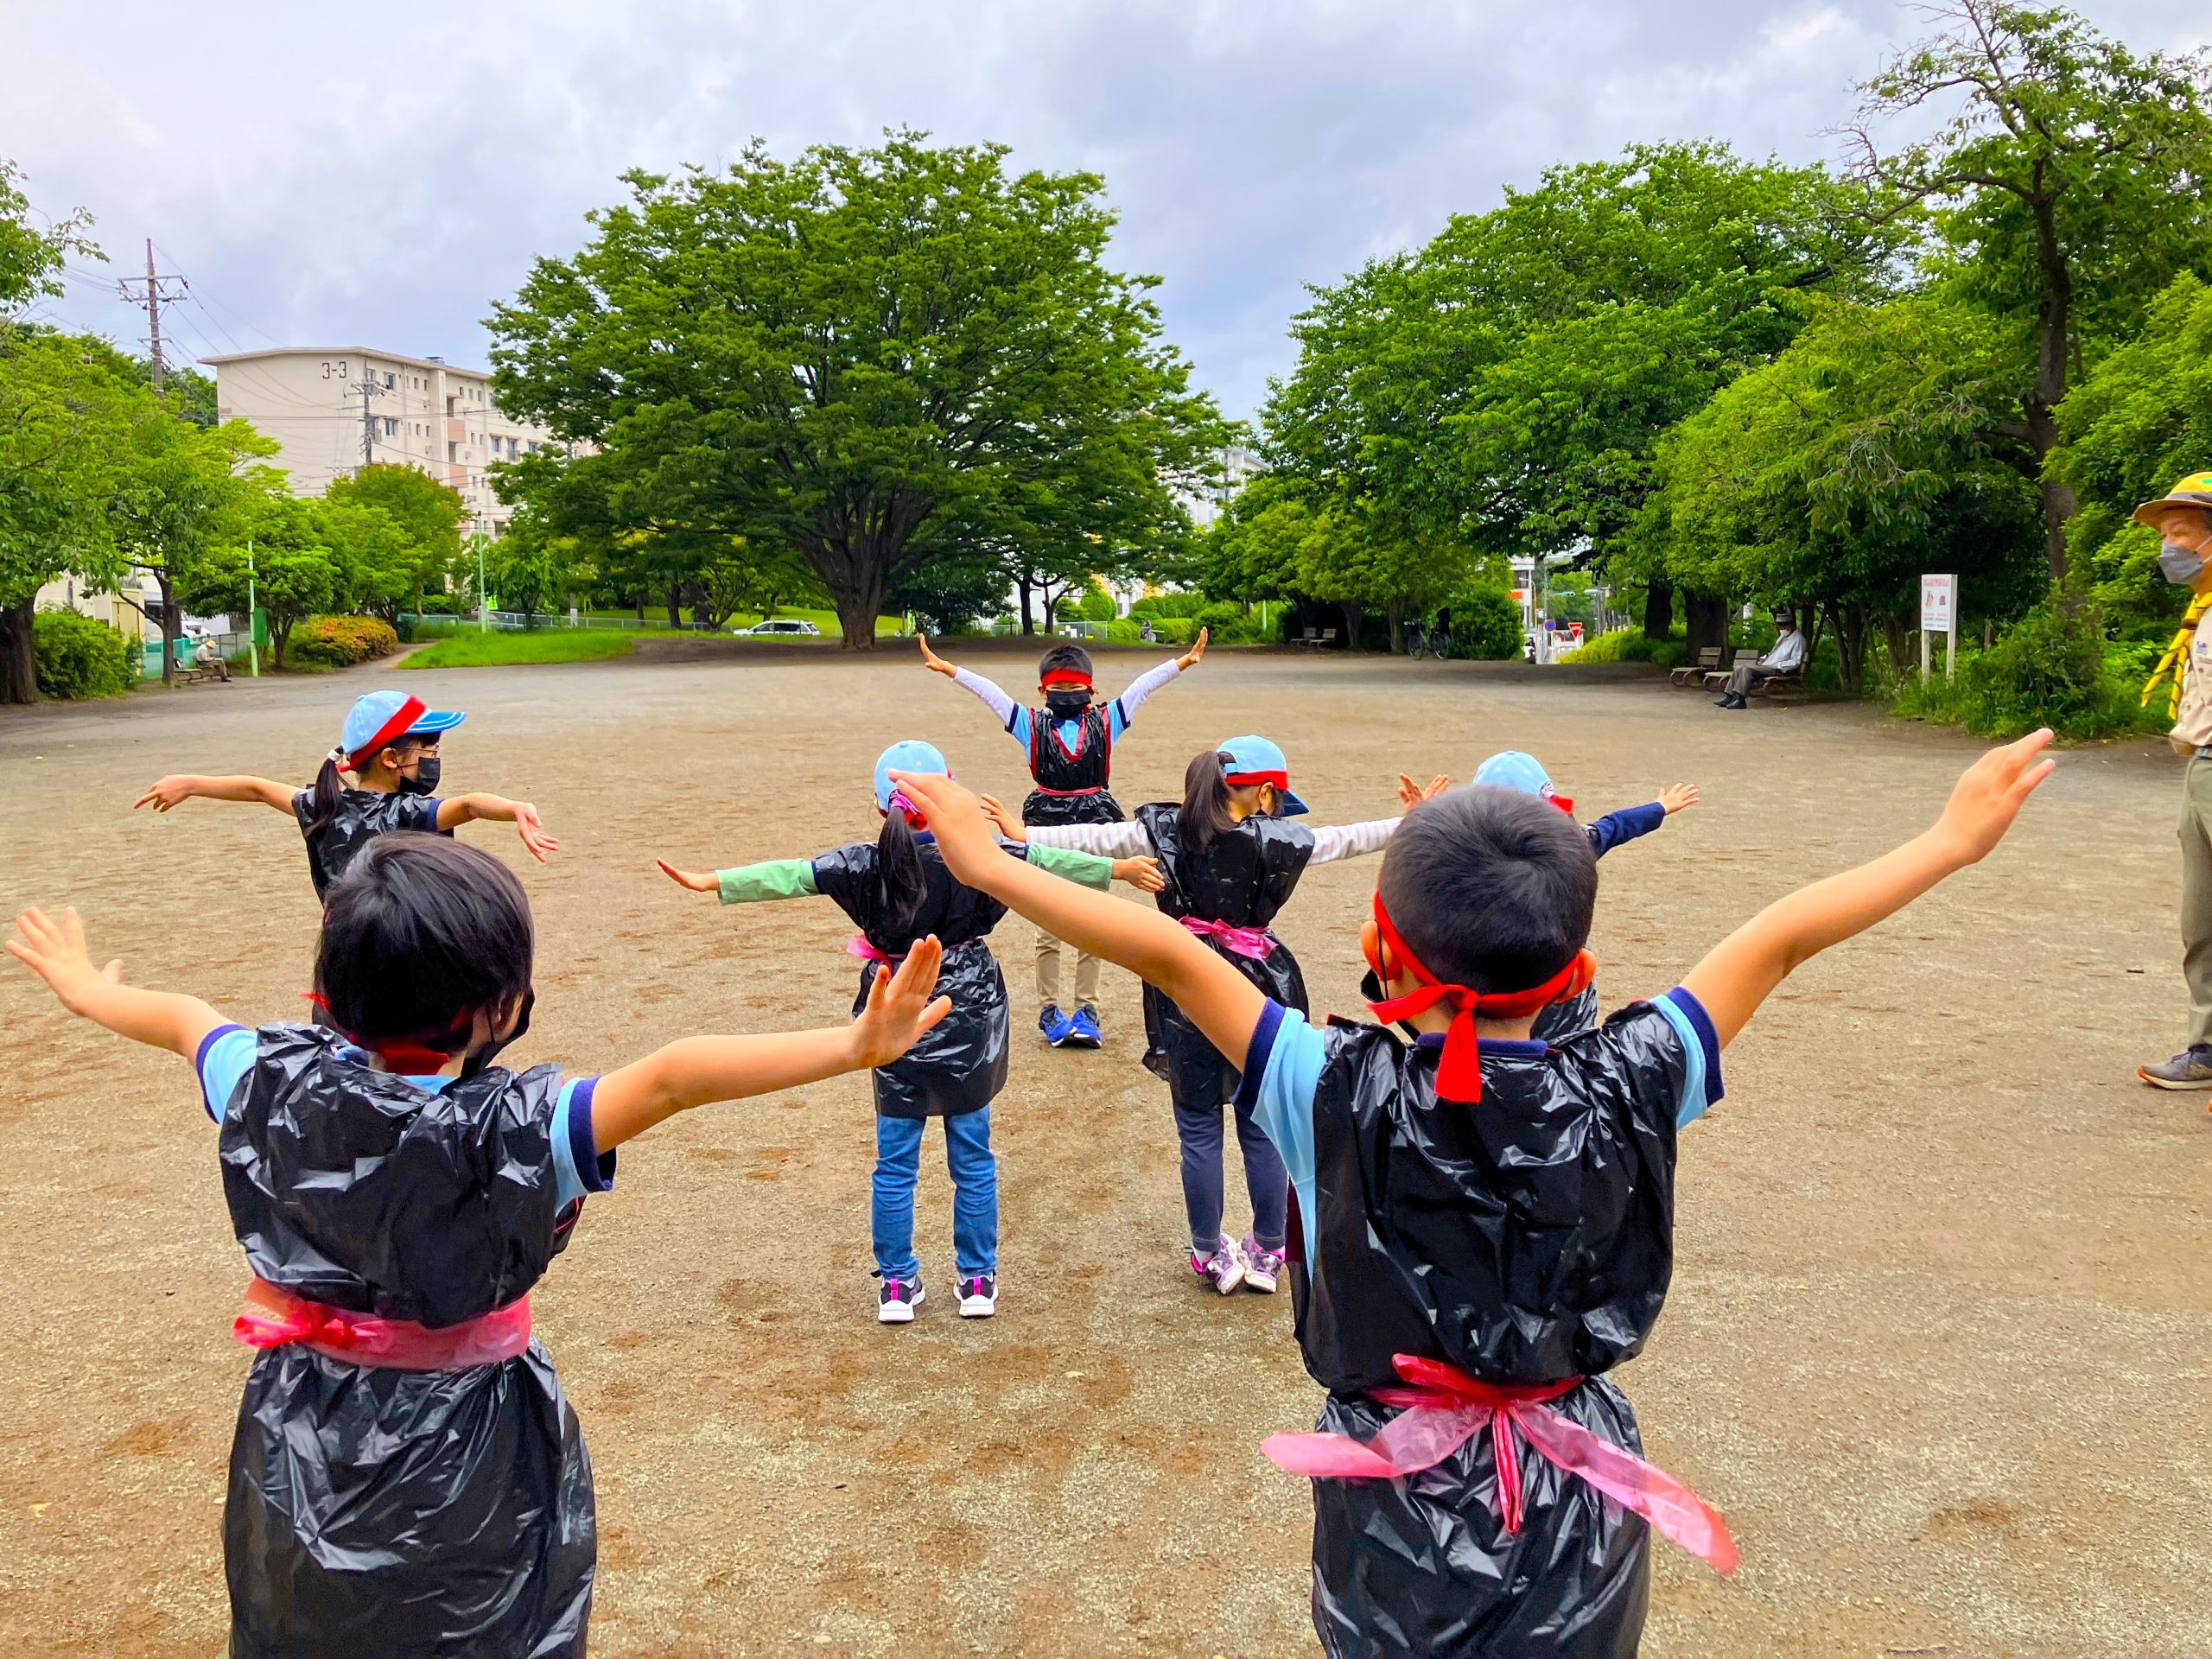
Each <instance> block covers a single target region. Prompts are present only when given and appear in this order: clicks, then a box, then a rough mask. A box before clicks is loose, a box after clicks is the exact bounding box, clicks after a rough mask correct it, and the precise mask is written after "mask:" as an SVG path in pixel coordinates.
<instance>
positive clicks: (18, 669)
mask: <svg viewBox="0 0 2212 1659" xmlns="http://www.w3.org/2000/svg"><path fill="white" fill-rule="evenodd" d="M34 602H35V596H34V597H33V598H27V599H25V600H23V601H22V602H21V603H19V604H15V605H0V702H37V701H38V653H37V652H36V650H35V649H34V647H33V645H32V644H31V631H32V624H31V607H32V605H33V603H34Z"/></svg>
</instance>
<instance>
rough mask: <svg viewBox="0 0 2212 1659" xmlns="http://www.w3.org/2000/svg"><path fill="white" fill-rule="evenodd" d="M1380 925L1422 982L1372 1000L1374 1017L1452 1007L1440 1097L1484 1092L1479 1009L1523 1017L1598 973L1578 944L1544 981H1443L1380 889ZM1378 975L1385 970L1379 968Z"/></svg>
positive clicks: (1472, 1097) (1401, 962)
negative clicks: (1515, 985) (1401, 933)
mask: <svg viewBox="0 0 2212 1659" xmlns="http://www.w3.org/2000/svg"><path fill="white" fill-rule="evenodd" d="M1375 930H1376V932H1377V933H1379V934H1380V935H1381V936H1382V940H1383V944H1384V945H1386V946H1387V947H1389V952H1390V955H1391V956H1392V957H1395V959H1396V961H1397V964H1398V966H1400V967H1401V968H1402V969H1405V970H1406V972H1408V974H1411V975H1412V976H1414V979H1416V980H1417V981H1419V982H1420V983H1421V989H1420V990H1417V991H1414V992H1413V993H1411V994H1410V995H1406V996H1395V997H1392V998H1390V999H1389V1001H1383V1002H1370V1003H1369V1004H1368V1005H1367V1006H1368V1007H1370V1008H1372V1009H1374V1010H1375V1017H1376V1019H1378V1020H1410V1019H1412V1018H1413V1017H1414V1015H1415V1014H1426V1013H1427V1011H1428V1010H1429V1009H1431V1008H1433V1007H1436V1006H1437V1004H1439V1003H1442V1004H1444V1005H1445V1006H1446V1007H1449V1008H1450V1009H1451V1010H1452V1026H1451V1029H1450V1030H1448V1031H1446V1033H1445V1034H1444V1058H1443V1061H1442V1063H1441V1064H1440V1065H1438V1066H1437V1068H1436V1096H1437V1098H1438V1099H1440V1100H1459V1101H1478V1100H1480V1099H1481V1098H1482V1097H1483V1066H1482V1050H1481V1047H1480V1046H1479V1045H1478V1043H1477V1041H1476V1039H1475V1015H1476V1014H1478V1013H1481V1014H1492V1015H1495V1016H1496V1017H1497V1018H1499V1019H1503V1020H1518V1019H1521V1018H1523V1017H1524V1016H1526V1015H1529V1014H1535V1012H1536V1011H1537V1010H1538V1009H1540V1008H1541V1007H1545V1006H1547V1005H1548V1004H1549V1003H1553V1002H1556V1001H1559V999H1560V997H1562V996H1573V995H1576V994H1577V993H1579V992H1580V991H1582V990H1584V989H1585V988H1587V987H1588V985H1589V983H1590V982H1591V981H1592V979H1594V978H1595V977H1597V973H1598V963H1597V959H1596V958H1595V957H1592V955H1591V954H1590V953H1589V952H1588V951H1587V950H1578V951H1576V952H1575V955H1574V960H1573V961H1572V962H1570V963H1567V966H1566V967H1564V968H1562V969H1560V970H1559V972H1557V973H1555V974H1554V975H1553V976H1551V977H1550V978H1549V979H1548V980H1546V981H1545V982H1543V983H1542V984H1541V985H1532V986H1530V987H1529V988H1528V989H1527V990H1525V991H1475V990H1470V989H1469V988H1467V987H1466V986H1465V985H1446V984H1443V983H1440V982H1439V981H1438V979H1437V977H1436V976H1435V975H1434V974H1432V973H1430V972H1429V971H1428V969H1427V968H1424V967H1423V966H1422V965H1421V958H1420V957H1416V956H1415V955H1414V953H1413V952H1412V951H1411V950H1408V949H1407V947H1406V942H1405V940H1403V939H1402V938H1399V937H1398V930H1397V929H1396V928H1395V927H1393V926H1392V925H1390V913H1389V912H1388V911H1386V910H1384V909H1383V894H1382V893H1381V891H1380V890H1377V892H1376V895H1375ZM1376 976H1377V977H1378V978H1379V977H1381V970H1380V969H1379V968H1378V969H1377V973H1376Z"/></svg>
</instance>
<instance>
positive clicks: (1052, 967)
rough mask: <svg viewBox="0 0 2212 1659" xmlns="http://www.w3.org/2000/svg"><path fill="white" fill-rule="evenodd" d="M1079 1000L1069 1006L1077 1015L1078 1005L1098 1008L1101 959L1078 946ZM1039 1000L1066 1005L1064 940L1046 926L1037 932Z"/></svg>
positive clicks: (1076, 973)
mask: <svg viewBox="0 0 2212 1659" xmlns="http://www.w3.org/2000/svg"><path fill="white" fill-rule="evenodd" d="M1068 949H1069V950H1075V1002H1074V1005H1073V1007H1066V1012H1068V1013H1070V1014H1073V1013H1074V1012H1075V1010H1076V1009H1077V1008H1089V1009H1090V1011H1091V1012H1092V1013H1094V1014H1095V1013H1096V1012H1097V1011H1098V958H1097V957H1094V956H1092V955H1091V954H1090V952H1089V951H1088V950H1076V948H1075V946H1073V945H1070V946H1068ZM1037 1001H1038V1004H1039V1007H1042V1006H1043V1005H1045V1004H1046V1003H1051V1004H1053V1005H1055V1006H1061V1007H1065V1005H1064V1004H1061V1003H1060V942H1059V941H1058V939H1056V938H1053V937H1052V935H1051V934H1050V933H1047V932H1046V931H1044V930H1043V929H1042V928H1039V930H1038V931H1037Z"/></svg>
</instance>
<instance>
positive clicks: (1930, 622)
mask: <svg viewBox="0 0 2212 1659" xmlns="http://www.w3.org/2000/svg"><path fill="white" fill-rule="evenodd" d="M1958 592H1959V579H1958V578H1957V577H1956V576H1923V577H1921V579H1920V626H1921V628H1922V630H1923V632H1928V633H1951V632H1955V631H1956V630H1957V628H1958V626H1959V621H1958V617H1959V613H1958V605H1957V601H1958Z"/></svg>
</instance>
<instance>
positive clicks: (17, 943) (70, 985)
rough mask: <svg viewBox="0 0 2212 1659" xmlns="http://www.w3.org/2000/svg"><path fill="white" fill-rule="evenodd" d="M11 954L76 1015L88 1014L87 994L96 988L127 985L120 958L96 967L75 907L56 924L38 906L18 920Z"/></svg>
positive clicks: (63, 913) (32, 907)
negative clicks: (86, 946) (106, 985)
mask: <svg viewBox="0 0 2212 1659" xmlns="http://www.w3.org/2000/svg"><path fill="white" fill-rule="evenodd" d="M7 950H8V954H9V955H10V956H11V957H15V958H16V960H17V961H18V962H21V963H23V964H24V965H25V966H26V967H28V968H29V969H30V970H31V971H32V972H33V973H35V974H36V975H37V976H39V977H40V978H41V979H42V980H44V981H45V982H47V983H48V985H49V986H51V987H53V988H54V995H56V996H58V997H60V999H61V1006H62V1007H65V1008H67V1009H68V1010H69V1012H70V1013H72V1014H83V1013H85V1012H86V992H87V991H88V990H90V989H92V988H93V987H95V986H98V985H101V984H108V985H120V984H121V983H122V982H123V962H122V959H121V958H120V957H118V958H117V959H116V960H115V961H113V962H111V963H108V965H107V966H106V967H105V968H95V967H93V966H92V954H91V952H89V951H88V950H86V949H85V925H84V923H83V922H81V921H79V919H78V917H77V910H76V906H69V907H68V908H67V909H66V910H64V911H63V912H61V918H60V920H59V921H56V920H55V919H54V918H53V917H51V916H48V914H47V913H46V912H44V911H42V910H41V909H40V908H39V907H38V906H36V905H33V906H31V907H30V908H29V910H27V911H25V912H23V913H22V915H20V916H18V917H16V937H15V938H12V939H10V940H8V941H7Z"/></svg>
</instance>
